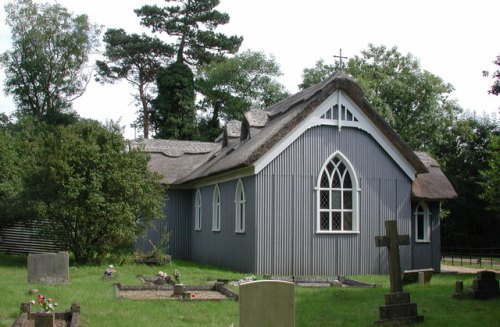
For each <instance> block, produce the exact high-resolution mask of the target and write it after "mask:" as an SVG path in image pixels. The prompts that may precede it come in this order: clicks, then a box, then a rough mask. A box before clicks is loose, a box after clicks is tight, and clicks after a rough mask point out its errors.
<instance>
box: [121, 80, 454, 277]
mask: <svg viewBox="0 0 500 327" xmlns="http://www.w3.org/2000/svg"><path fill="white" fill-rule="evenodd" d="M131 147H133V148H139V149H141V150H142V151H146V152H148V153H149V154H150V156H151V159H150V169H151V170H152V171H155V172H158V173H160V174H161V175H162V177H163V178H162V183H163V184H164V185H165V186H166V189H167V191H166V207H165V217H164V219H163V220H161V221H159V222H157V226H156V228H154V229H151V230H149V232H148V235H147V236H146V237H145V238H144V239H140V240H137V242H136V245H135V246H136V247H137V248H138V249H142V250H145V251H147V250H148V247H149V246H150V244H149V242H148V240H151V241H152V242H153V243H155V242H158V240H159V239H160V237H161V231H162V229H163V227H164V226H167V227H168V230H169V231H170V232H171V237H170V251H169V252H170V254H171V255H172V256H173V257H174V258H179V259H186V260H192V261H195V262H199V263H204V264H210V265H214V266H219V267H226V268H230V269H234V270H237V271H241V272H252V273H258V274H272V275H295V276H298V275H352V274H379V273H387V250H386V248H383V247H376V244H375V237H376V236H379V235H385V228H384V221H386V220H397V224H398V232H399V234H408V235H410V245H407V246H401V247H400V253H401V265H402V268H404V269H419V268H433V269H434V270H435V271H439V270H440V245H441V244H440V202H441V201H443V200H448V199H452V198H454V197H456V193H455V190H454V189H453V187H452V185H451V184H450V182H449V181H448V179H447V178H446V177H445V175H444V174H443V173H442V171H441V170H440V168H439V165H438V163H437V162H436V161H435V160H434V159H433V158H431V157H430V156H429V155H427V154H426V153H422V152H414V151H413V150H412V149H410V148H409V146H408V145H407V144H406V143H405V142H404V140H403V139H402V138H401V137H400V136H399V135H398V134H397V133H396V132H395V131H394V130H393V129H392V128H391V127H390V126H389V125H388V124H387V123H386V122H385V121H384V119H383V118H382V117H381V116H380V115H379V114H378V113H377V112H376V111H375V109H374V108H373V107H372V106H371V105H370V104H369V103H368V102H367V100H366V99H365V97H364V95H363V92H362V91H361V88H360V87H359V86H358V85H357V84H356V83H355V82H354V81H353V80H352V79H351V78H350V77H348V76H346V75H344V74H336V75H333V76H332V77H330V78H329V79H327V80H325V81H323V82H321V83H319V84H317V85H315V86H312V87H310V88H308V89H305V90H303V91H300V92H298V93H297V94H295V95H293V96H291V97H289V98H287V99H285V100H283V101H281V102H279V103H276V104H274V105H273V106H271V107H269V108H267V109H265V110H250V111H248V112H247V113H245V115H244V118H243V121H241V122H240V121H230V122H228V123H227V124H226V126H225V128H224V132H223V134H222V135H221V136H220V137H219V138H218V139H217V140H215V141H214V142H193V141H176V140H149V139H148V140H136V141H133V142H132V143H131Z"/></svg>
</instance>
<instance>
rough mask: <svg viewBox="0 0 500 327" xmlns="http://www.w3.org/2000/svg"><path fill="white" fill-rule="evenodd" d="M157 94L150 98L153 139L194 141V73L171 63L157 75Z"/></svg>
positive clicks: (184, 66)
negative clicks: (154, 97)
mask: <svg viewBox="0 0 500 327" xmlns="http://www.w3.org/2000/svg"><path fill="white" fill-rule="evenodd" d="M156 83H157V86H158V96H157V98H156V99H155V100H153V111H152V112H151V123H152V125H153V130H154V131H155V135H154V136H155V138H161V139H176V140H193V139H195V138H196V136H195V131H196V130H195V122H196V111H195V107H194V98H195V92H194V81H193V72H192V71H191V69H190V68H189V66H188V65H186V64H185V63H183V62H178V61H176V62H174V63H173V64H170V65H169V66H168V67H167V68H166V69H163V70H161V71H160V73H159V74H158V79H157V82H156Z"/></svg>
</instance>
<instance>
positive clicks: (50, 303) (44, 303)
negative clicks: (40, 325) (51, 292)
mask: <svg viewBox="0 0 500 327" xmlns="http://www.w3.org/2000/svg"><path fill="white" fill-rule="evenodd" d="M30 304H31V305H34V304H39V305H40V306H41V308H42V310H43V311H44V312H53V311H54V309H55V307H56V306H57V303H55V302H54V299H53V298H50V297H49V298H47V297H45V296H44V295H43V294H41V293H40V294H38V299H37V301H36V302H35V300H31V301H30Z"/></svg>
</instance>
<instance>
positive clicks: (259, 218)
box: [256, 126, 412, 275]
mask: <svg viewBox="0 0 500 327" xmlns="http://www.w3.org/2000/svg"><path fill="white" fill-rule="evenodd" d="M335 151H340V152H341V153H342V154H343V155H345V156H346V157H347V159H348V160H349V161H350V162H351V164H352V165H353V166H354V167H353V168H354V170H355V171H356V174H357V176H358V179H359V187H360V188H361V192H360V198H359V199H360V210H359V216H360V220H359V225H360V232H359V234H322V235H318V234H316V198H315V197H316V194H315V191H314V187H315V186H316V185H315V184H316V180H317V178H318V174H319V172H320V169H321V167H322V165H323V164H324V162H325V161H326V159H327V158H328V157H329V156H330V155H331V154H333V153H334V152H335ZM410 188H411V180H410V179H409V178H408V177H407V176H406V175H405V174H404V173H403V172H402V171H401V169H399V167H398V166H397V165H396V163H395V162H394V161H393V160H392V159H391V158H390V157H389V156H388V155H387V154H386V153H385V152H384V150H383V149H382V148H381V147H380V146H379V145H378V143H376V142H375V141H374V140H373V138H372V137H371V136H369V135H368V134H367V133H365V132H363V131H361V130H358V129H354V128H346V127H344V128H343V129H342V131H341V132H339V131H338V129H337V128H336V127H333V126H320V127H314V128H312V129H310V130H308V131H306V132H305V133H304V134H303V135H302V136H301V137H299V138H298V139H297V140H296V141H295V142H294V143H292V144H291V145H290V146H289V147H288V148H287V149H285V150H284V151H283V152H282V153H281V154H280V155H279V156H278V157H277V158H275V159H274V160H273V161H272V162H271V163H270V164H269V165H268V166H267V167H266V168H264V169H263V170H262V171H261V172H260V173H259V174H258V175H257V180H256V191H257V193H256V208H257V209H256V226H257V231H256V256H257V269H256V270H257V272H258V273H264V274H278V275H281V274H284V275H287V274H294V275H302V274H328V275H335V274H341V275H350V274H359V273H386V272H387V251H386V249H385V248H377V247H376V246H375V240H374V239H375V236H378V235H385V228H384V224H383V222H384V221H385V220H388V219H396V218H397V220H398V229H399V232H400V233H402V234H411V199H410V194H411V192H410V191H411V189H410ZM400 250H401V257H402V265H403V268H404V269H409V268H411V263H412V260H411V253H412V251H411V246H404V247H401V248H400Z"/></svg>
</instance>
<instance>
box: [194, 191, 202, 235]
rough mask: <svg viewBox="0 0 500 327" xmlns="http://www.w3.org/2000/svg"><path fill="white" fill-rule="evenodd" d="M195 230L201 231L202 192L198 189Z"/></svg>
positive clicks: (195, 202) (195, 204)
mask: <svg viewBox="0 0 500 327" xmlns="http://www.w3.org/2000/svg"><path fill="white" fill-rule="evenodd" d="M194 229H195V230H201V192H200V189H196V197H195V201H194Z"/></svg>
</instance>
